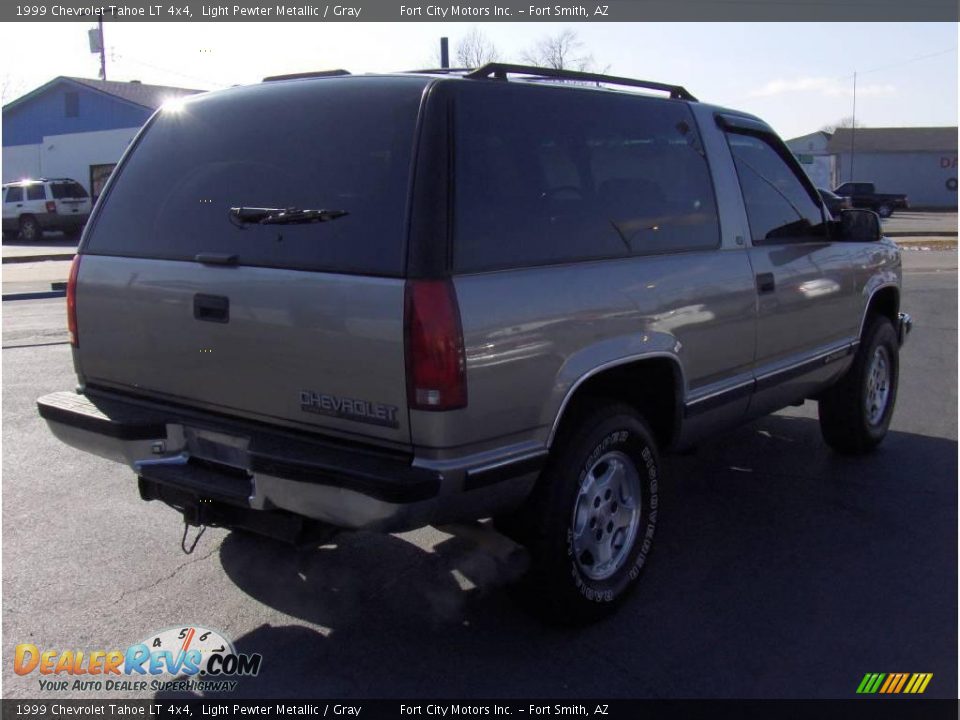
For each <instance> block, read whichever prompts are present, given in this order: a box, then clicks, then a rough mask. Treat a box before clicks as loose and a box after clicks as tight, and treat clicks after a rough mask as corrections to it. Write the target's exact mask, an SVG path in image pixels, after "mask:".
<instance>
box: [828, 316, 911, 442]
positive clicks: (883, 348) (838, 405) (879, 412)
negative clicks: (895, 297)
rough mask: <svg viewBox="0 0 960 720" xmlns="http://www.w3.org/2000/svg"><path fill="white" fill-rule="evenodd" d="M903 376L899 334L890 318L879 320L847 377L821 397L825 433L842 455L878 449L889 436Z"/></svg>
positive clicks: (870, 329) (865, 337) (876, 318)
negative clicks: (898, 384) (899, 383)
mask: <svg viewBox="0 0 960 720" xmlns="http://www.w3.org/2000/svg"><path fill="white" fill-rule="evenodd" d="M899 373H900V361H899V344H898V342H897V333H896V331H895V330H894V329H893V324H892V323H891V322H890V320H889V319H888V318H885V317H883V316H881V315H874V316H873V317H872V318H870V319H869V325H868V327H867V330H866V332H865V333H864V335H863V339H862V340H861V341H860V347H859V348H858V349H857V354H856V357H855V358H854V360H853V364H852V365H851V366H850V369H849V370H847V372H846V374H845V375H844V376H843V377H842V378H841V379H840V380H839V381H838V382H837V384H836V385H834V386H833V387H832V388H830V389H829V390H827V391H826V392H825V393H824V394H822V395H821V396H820V400H819V407H818V412H819V416H820V431H821V433H822V434H823V439H824V440H825V441H826V443H827V444H828V445H829V446H830V447H831V448H833V449H834V450H836V451H837V452H839V453H843V454H845V455H860V454H863V453H867V452H870V451H871V450H873V449H874V448H875V447H876V446H877V445H879V444H880V442H881V441H882V440H883V438H884V437H885V436H886V434H887V429H888V428H889V427H890V419H891V418H892V417H893V408H894V405H895V404H896V400H897V383H898V379H899Z"/></svg>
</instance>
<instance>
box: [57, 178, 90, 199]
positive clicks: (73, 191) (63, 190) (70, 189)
mask: <svg viewBox="0 0 960 720" xmlns="http://www.w3.org/2000/svg"><path fill="white" fill-rule="evenodd" d="M50 190H51V192H53V198H54V200H66V199H67V198H85V197H87V191H86V190H85V189H84V187H83V185H81V184H80V183H78V182H76V181H73V180H71V181H69V182H55V183H50Z"/></svg>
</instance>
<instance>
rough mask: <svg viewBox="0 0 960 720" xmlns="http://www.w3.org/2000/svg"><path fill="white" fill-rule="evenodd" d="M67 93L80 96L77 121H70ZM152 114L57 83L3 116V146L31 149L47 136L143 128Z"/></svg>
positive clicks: (73, 119)
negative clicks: (29, 146)
mask: <svg viewBox="0 0 960 720" xmlns="http://www.w3.org/2000/svg"><path fill="white" fill-rule="evenodd" d="M68 92H76V93H78V95H79V100H80V103H79V113H78V115H77V117H67V113H66V99H65V96H66V94H67V93H68ZM151 114H152V111H150V110H148V109H147V108H144V107H140V106H138V105H134V104H132V103H128V102H125V101H123V100H120V99H119V98H114V97H111V96H109V95H106V94H104V93H100V92H97V91H96V90H91V89H89V88H85V87H83V86H82V85H80V84H73V83H70V82H66V81H61V82H58V83H56V84H54V85H52V86H51V87H49V88H48V89H47V90H45V91H44V92H42V93H40V94H39V95H37V96H35V97H32V98H30V99H29V100H26V101H24V102H23V103H22V104H21V105H18V106H17V107H14V108H11V109H9V110H6V111H4V113H3V145H4V147H7V146H11V145H32V144H35V143H39V142H42V141H43V137H44V135H63V134H65V133H76V132H91V131H97V130H116V129H119V128H129V127H140V126H141V125H143V124H144V123H145V122H146V121H147V120H148V119H149V117H150V115H151Z"/></svg>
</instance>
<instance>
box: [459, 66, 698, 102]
mask: <svg viewBox="0 0 960 720" xmlns="http://www.w3.org/2000/svg"><path fill="white" fill-rule="evenodd" d="M508 74H512V75H527V76H530V77H536V78H550V79H554V80H581V81H589V82H596V83H607V84H609V85H624V86H626V87H638V88H646V89H647V90H660V91H662V92H668V93H670V97H671V98H673V99H675V100H689V101H690V102H697V99H696V98H695V97H694V96H693V95H691V94H690V93H689V92H688V91H687V89H686V88H684V87H683V86H681V85H668V84H666V83H658V82H651V81H649V80H634V79H633V78H625V77H616V76H614V75H604V74H602V73H591V72H580V71H578V70H557V69H554V68H541V67H533V66H531V65H511V64H508V63H487V64H486V65H484V66H483V67H479V68H477V69H476V70H474V71H473V72H470V73H467V74H466V75H465V76H464V77H468V78H471V79H474V80H490V79H493V80H506V79H507V75H508Z"/></svg>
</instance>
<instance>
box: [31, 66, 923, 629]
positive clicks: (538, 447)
mask: <svg viewBox="0 0 960 720" xmlns="http://www.w3.org/2000/svg"><path fill="white" fill-rule="evenodd" d="M614 87H616V88H621V89H613V88H614ZM637 90H641V91H643V92H637ZM657 92H662V93H663V94H664V95H665V96H664V97H659V96H656V95H655V94H654V93H657ZM900 281H901V267H900V256H899V252H898V249H897V247H896V246H895V245H894V244H893V243H891V242H890V241H889V240H886V239H884V238H882V237H881V232H880V225H879V220H878V219H877V216H876V215H875V214H874V213H873V212H871V211H868V210H846V211H843V213H842V215H841V217H840V218H839V219H838V220H832V219H831V217H830V215H829V214H828V213H827V212H826V211H825V209H824V207H823V203H822V201H821V199H820V196H819V195H818V193H817V191H816V189H815V188H814V187H813V186H812V185H811V183H810V181H809V180H808V178H807V177H806V175H805V174H804V173H803V171H802V170H801V168H800V166H799V165H798V164H797V162H796V160H795V159H794V157H793V156H792V155H791V153H790V151H789V150H788V149H787V148H786V147H785V146H784V144H783V142H781V140H780V139H779V138H778V137H777V136H776V135H775V133H774V132H773V131H772V130H771V128H770V127H769V126H768V125H766V124H765V123H763V122H762V121H760V120H759V119H757V118H756V117H753V116H751V115H746V114H744V113H740V112H735V111H732V110H727V109H723V108H719V107H714V106H710V105H708V104H705V103H700V102H698V101H697V100H696V98H694V97H693V96H692V95H690V94H689V93H688V92H687V91H686V90H685V89H684V88H682V87H679V86H673V85H666V84H662V83H652V82H645V81H641V80H631V79H628V78H615V77H609V76H598V75H590V74H584V73H572V72H566V71H554V70H545V69H541V68H530V67H523V66H512V65H502V64H494V65H487V66H484V67H482V68H479V69H477V70H474V71H471V72H439V71H435V72H421V73H400V74H393V75H379V76H378V75H366V76H352V75H350V74H349V73H346V72H336V73H317V74H315V75H314V76H309V75H308V76H294V77H284V78H268V79H267V80H265V81H264V82H263V83H261V84H259V85H256V86H250V87H239V88H233V89H229V90H224V91H222V92H214V93H209V94H206V95H200V96H196V97H192V98H189V99H186V100H185V101H184V102H183V103H182V104H181V105H179V106H177V107H167V108H163V109H161V110H160V111H158V112H157V113H156V115H154V117H153V118H152V119H151V120H150V122H149V123H148V124H147V126H146V127H145V128H144V129H143V131H142V132H141V133H140V135H139V136H138V137H137V139H136V141H135V143H134V144H133V146H132V147H131V148H130V150H129V151H128V152H127V154H126V156H125V157H124V159H123V161H122V162H121V164H120V166H119V167H118V168H117V170H116V171H115V172H114V174H113V176H112V177H111V179H110V182H109V186H108V187H107V188H106V190H105V192H104V196H103V197H102V198H101V200H100V201H99V202H98V204H97V207H96V208H95V210H94V213H93V216H92V218H91V220H90V222H89V224H88V226H87V229H86V231H85V233H84V236H83V240H82V243H81V246H80V249H79V252H78V254H77V256H76V258H75V260H74V262H73V267H72V270H71V273H70V281H69V286H68V291H67V306H68V315H69V329H70V337H71V342H72V344H73V360H74V364H75V368H76V372H77V375H78V378H79V387H78V389H77V390H76V392H59V393H54V394H52V395H47V396H45V397H43V398H40V399H39V401H38V405H39V412H40V414H41V415H42V416H43V417H44V418H45V419H46V421H47V422H48V423H49V426H50V428H51V430H52V431H53V432H54V433H55V434H56V436H57V437H58V438H60V439H61V440H62V441H63V442H65V443H67V444H69V445H72V446H74V447H77V448H80V449H83V450H85V451H87V452H90V453H94V454H96V455H100V456H102V457H106V458H111V459H114V460H117V461H119V462H123V463H126V464H128V465H130V466H132V468H133V469H134V471H135V473H136V475H137V477H138V484H139V492H140V495H141V496H142V497H143V499H145V500H155V499H156V500H161V501H163V502H165V503H167V504H169V505H171V506H173V507H174V508H176V509H177V510H179V511H180V512H181V513H183V515H184V518H185V520H186V521H188V522H190V523H193V524H207V525H219V526H224V527H228V528H245V529H248V530H253V531H256V532H260V533H263V534H267V535H273V536H277V537H285V538H288V539H291V540H298V539H302V538H303V537H306V536H307V535H309V533H310V532H311V531H313V530H316V529H317V528H321V529H323V528H329V527H335V528H343V529H373V530H379V531H384V532H391V531H398V530H405V529H412V528H417V527H422V526H425V525H428V524H441V523H450V522H456V521H461V520H470V519H479V518H486V517H493V518H494V520H495V523H496V525H497V527H498V528H500V529H501V531H502V532H504V533H506V534H508V535H510V536H512V537H513V538H515V539H516V540H517V541H519V542H521V543H523V544H525V545H526V546H527V547H528V548H529V551H530V556H531V559H532V563H531V570H530V572H529V575H528V578H527V581H528V585H529V587H530V588H531V592H534V593H536V594H537V595H538V597H539V598H540V603H541V607H542V608H543V610H544V612H545V613H547V614H549V615H550V616H553V617H557V618H562V619H568V620H576V621H586V620H591V619H595V618H597V617H599V616H602V615H603V614H605V613H607V612H609V611H610V610H611V609H612V608H613V607H615V606H616V604H617V603H618V601H620V600H621V599H622V598H623V597H624V595H625V593H626V591H627V590H628V588H629V587H630V586H631V585H632V584H633V582H634V581H635V580H636V579H637V577H638V576H639V574H640V571H641V570H642V568H643V566H644V563H645V561H646V559H647V556H648V553H649V552H650V549H651V543H652V540H653V537H654V530H655V527H656V524H657V515H658V492H657V490H658V483H659V481H660V472H661V460H660V457H661V453H663V452H665V451H668V450H676V449H682V448H685V447H689V446H691V445H693V444H695V443H696V442H697V441H698V440H700V439H702V438H704V437H706V436H710V435H712V434H715V433H717V432H718V431H720V430H723V429H726V428H730V427H732V426H735V425H737V424H739V423H743V422H745V421H747V420H750V419H752V418H756V417H758V416H762V415H765V414H767V413H771V412H774V411H776V410H778V409H780V408H783V407H785V406H787V405H790V404H793V403H797V402H801V401H803V400H804V399H810V398H812V399H815V400H817V401H818V403H819V414H820V425H821V428H822V430H823V437H824V439H825V440H826V442H827V443H828V444H829V445H830V446H831V447H832V448H834V449H835V450H837V451H838V452H843V453H862V452H865V451H868V450H870V449H871V448H873V447H874V446H875V445H877V443H879V442H880V441H881V440H882V439H883V437H884V435H885V434H886V432H887V427H888V425H889V423H890V418H891V414H892V413H893V408H894V401H895V398H896V393H897V375H898V360H897V357H898V350H899V347H900V345H901V344H902V342H903V341H904V338H905V336H906V333H907V332H908V331H909V329H910V326H911V322H910V318H909V317H908V316H906V315H904V314H902V313H901V312H900Z"/></svg>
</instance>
